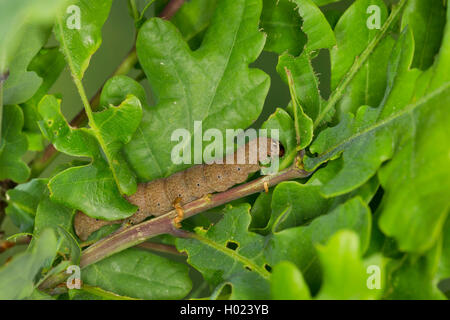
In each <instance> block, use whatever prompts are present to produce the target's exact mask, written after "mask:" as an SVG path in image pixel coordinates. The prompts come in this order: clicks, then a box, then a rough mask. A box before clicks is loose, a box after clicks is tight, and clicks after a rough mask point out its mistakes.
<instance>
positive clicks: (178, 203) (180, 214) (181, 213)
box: [173, 197, 184, 229]
mask: <svg viewBox="0 0 450 320" xmlns="http://www.w3.org/2000/svg"><path fill="white" fill-rule="evenodd" d="M173 207H174V208H175V210H176V211H177V216H176V217H175V218H174V219H173V222H174V225H175V227H176V228H178V229H180V228H181V221H182V220H183V219H184V210H183V207H182V206H181V198H179V197H178V198H176V199H175V200H174V201H173Z"/></svg>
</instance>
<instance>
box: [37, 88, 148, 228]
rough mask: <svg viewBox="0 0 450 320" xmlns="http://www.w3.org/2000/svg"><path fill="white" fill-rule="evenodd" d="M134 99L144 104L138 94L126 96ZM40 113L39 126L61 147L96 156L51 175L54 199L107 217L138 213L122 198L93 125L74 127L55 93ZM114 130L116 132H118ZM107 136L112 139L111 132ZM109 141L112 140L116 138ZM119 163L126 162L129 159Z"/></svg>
mask: <svg viewBox="0 0 450 320" xmlns="http://www.w3.org/2000/svg"><path fill="white" fill-rule="evenodd" d="M134 102H136V103H137V104H136V106H139V108H140V103H139V102H138V101H137V98H135V97H130V99H129V100H125V101H124V103H123V105H125V106H127V105H128V103H131V104H133V103H134ZM111 108H116V107H111ZM131 108H133V106H131ZM39 113H40V114H41V116H42V118H43V120H42V121H40V122H39V126H40V128H41V130H42V132H43V134H44V135H45V136H46V138H47V139H49V140H50V141H52V143H53V145H54V146H55V148H56V149H57V150H59V151H61V152H64V153H67V154H69V155H72V156H79V157H90V158H91V159H92V162H91V163H90V164H88V165H84V166H78V167H72V168H69V169H66V170H64V171H62V172H60V173H58V174H56V175H55V176H53V177H52V178H51V179H50V181H49V185H48V186H49V189H50V195H51V198H52V200H55V201H57V202H60V203H62V204H64V205H67V206H69V207H71V208H74V209H78V210H81V211H83V212H84V213H86V214H88V215H89V216H91V217H94V218H100V219H106V220H116V219H123V218H126V217H128V216H130V215H131V214H132V213H134V212H135V210H136V207H135V206H133V205H131V204H130V203H129V202H128V201H126V200H125V199H124V198H122V196H121V194H120V192H119V189H118V187H117V185H116V182H115V181H116V180H115V179H114V175H113V172H112V170H111V167H110V165H109V164H108V162H107V161H106V160H105V159H104V158H103V156H102V154H101V152H100V148H99V142H98V140H97V139H96V137H95V136H94V135H93V134H92V131H91V129H86V128H82V129H74V128H71V127H70V126H69V125H68V123H67V121H66V119H64V117H63V115H62V114H61V110H60V101H59V100H57V99H56V98H55V97H53V96H46V97H44V98H43V99H42V100H41V102H40V104H39ZM113 116H114V113H113ZM113 116H112V117H113ZM120 120H121V121H123V120H122V119H120ZM112 121H113V120H112ZM119 122H120V121H119ZM113 125H114V124H113ZM111 134H113V135H114V132H111ZM107 138H108V139H111V136H109V137H107ZM108 141H109V143H111V141H112V140H108ZM114 147H116V148H117V146H114ZM112 150H116V149H112ZM116 152H119V151H116ZM117 154H119V155H120V153H117ZM114 165H115V164H114ZM118 165H119V166H120V165H123V166H125V165H126V163H125V162H123V163H121V164H120V163H119V164H118Z"/></svg>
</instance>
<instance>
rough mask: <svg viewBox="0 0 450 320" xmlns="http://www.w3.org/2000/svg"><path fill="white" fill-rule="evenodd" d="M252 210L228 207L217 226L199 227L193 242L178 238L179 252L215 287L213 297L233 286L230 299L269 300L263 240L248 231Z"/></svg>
mask: <svg viewBox="0 0 450 320" xmlns="http://www.w3.org/2000/svg"><path fill="white" fill-rule="evenodd" d="M249 210H250V206H249V205H248V204H240V205H237V206H236V207H232V206H231V205H228V206H227V208H226V209H225V212H224V216H223V218H222V219H221V220H220V221H219V222H218V223H217V224H216V225H214V226H212V227H211V228H210V229H208V230H204V229H201V228H197V230H196V234H195V236H194V237H193V238H192V239H189V238H188V239H177V242H176V245H177V249H178V250H179V251H184V252H186V253H187V254H188V263H189V264H190V265H192V266H193V267H194V268H196V269H197V270H199V271H200V272H201V273H202V275H203V277H204V278H205V280H206V281H207V282H208V283H209V284H210V285H212V286H213V287H214V288H216V290H215V293H214V294H213V297H217V296H218V295H219V294H220V292H221V291H222V290H223V288H224V286H226V285H229V286H231V287H232V293H231V296H230V298H231V299H251V298H254V299H256V298H268V297H269V282H268V278H269V273H268V272H267V271H266V269H265V268H264V265H265V260H264V257H263V255H262V252H263V246H264V237H263V236H261V235H258V234H256V233H252V232H249V231H248V227H249V224H250V214H249Z"/></svg>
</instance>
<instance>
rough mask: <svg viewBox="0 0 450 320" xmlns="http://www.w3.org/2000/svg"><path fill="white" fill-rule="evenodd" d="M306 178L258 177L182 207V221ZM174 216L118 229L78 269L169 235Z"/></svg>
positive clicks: (295, 174) (294, 172)
mask: <svg viewBox="0 0 450 320" xmlns="http://www.w3.org/2000/svg"><path fill="white" fill-rule="evenodd" d="M309 175H310V173H309V172H305V171H303V170H300V169H297V168H289V169H287V170H285V171H281V172H279V173H276V174H274V175H271V176H265V177H261V178H259V179H256V180H253V181H251V182H249V183H246V184H243V185H240V186H237V187H235V188H232V189H229V190H227V191H224V192H221V193H216V194H213V195H208V196H205V197H203V198H200V199H197V200H195V201H192V202H190V203H188V204H186V205H185V206H184V207H183V211H184V219H186V218H189V217H192V216H194V215H196V214H198V213H200V212H203V211H206V210H209V209H211V208H215V207H218V206H220V205H222V204H225V203H228V202H230V201H233V200H236V199H239V198H243V197H245V196H248V195H251V194H254V193H257V192H261V191H263V190H264V185H265V184H266V183H267V184H268V185H269V186H273V185H276V184H278V183H280V182H282V181H286V180H292V179H298V178H303V177H307V176H309ZM175 217H177V211H176V210H172V211H170V212H168V213H166V214H164V215H162V216H159V217H156V218H154V219H151V220H149V221H146V222H143V223H140V224H138V225H135V226H132V227H127V228H121V229H119V230H118V231H116V232H115V233H113V234H111V235H110V236H108V237H106V238H104V239H102V240H100V241H98V242H96V243H95V244H93V245H92V246H90V247H89V248H87V249H86V250H85V251H84V252H83V255H82V256H81V261H80V267H82V268H83V267H86V266H88V265H90V264H93V263H95V262H97V261H99V260H101V259H104V258H106V257H108V256H110V255H112V254H114V253H116V252H119V251H121V250H124V249H126V248H129V247H132V246H135V245H137V244H139V243H141V242H144V241H146V240H147V239H149V238H151V237H154V236H157V235H160V234H164V233H168V234H173V232H174V231H175V232H176V230H174V228H175V227H174V225H173V219H174V218H175Z"/></svg>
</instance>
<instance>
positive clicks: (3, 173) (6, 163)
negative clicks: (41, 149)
mask: <svg viewBox="0 0 450 320" xmlns="http://www.w3.org/2000/svg"><path fill="white" fill-rule="evenodd" d="M22 127H23V113H22V110H21V109H20V107H19V106H17V105H10V106H5V107H4V108H3V117H2V126H1V138H0V180H3V179H11V180H13V181H15V182H25V181H26V180H27V179H28V176H29V175H30V168H28V166H27V165H26V163H25V162H23V160H22V156H23V155H24V154H25V152H26V151H27V148H28V143H27V137H26V136H25V134H23V132H22Z"/></svg>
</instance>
